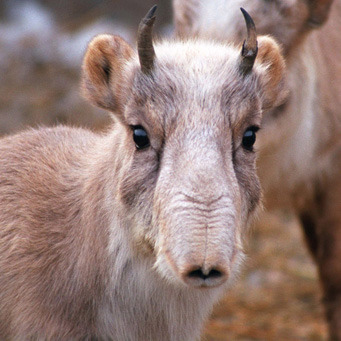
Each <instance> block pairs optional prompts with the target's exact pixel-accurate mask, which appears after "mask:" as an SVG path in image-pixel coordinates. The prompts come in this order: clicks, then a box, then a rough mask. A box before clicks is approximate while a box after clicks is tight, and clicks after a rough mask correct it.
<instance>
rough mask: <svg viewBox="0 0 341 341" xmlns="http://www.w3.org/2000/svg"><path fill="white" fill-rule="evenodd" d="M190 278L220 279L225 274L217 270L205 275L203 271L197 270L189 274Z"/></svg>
mask: <svg viewBox="0 0 341 341" xmlns="http://www.w3.org/2000/svg"><path fill="white" fill-rule="evenodd" d="M187 276H188V277H189V278H200V279H203V280H205V279H208V278H212V279H213V278H220V277H222V276H223V274H222V273H221V272H220V271H219V270H216V269H212V270H210V271H209V272H208V273H207V274H205V273H204V272H203V271H202V269H196V270H193V271H191V272H189V273H188V274H187Z"/></svg>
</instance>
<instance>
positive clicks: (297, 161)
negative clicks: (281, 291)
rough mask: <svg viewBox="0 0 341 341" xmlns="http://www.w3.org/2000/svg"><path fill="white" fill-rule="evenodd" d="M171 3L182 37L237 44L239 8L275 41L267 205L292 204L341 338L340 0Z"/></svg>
mask: <svg viewBox="0 0 341 341" xmlns="http://www.w3.org/2000/svg"><path fill="white" fill-rule="evenodd" d="M173 4H174V10H175V22H176V27H177V34H178V35H180V36H190V37H193V36H195V37H201V38H207V37H208V38H210V39H215V40H220V41H231V40H232V41H239V40H240V38H241V36H242V35H243V31H244V30H245V29H244V27H243V26H242V25H241V24H240V23H239V22H238V21H236V20H235V18H234V13H235V12H237V11H238V10H239V9H238V8H239V7H240V6H243V7H244V8H245V9H246V10H248V11H249V13H250V14H251V15H252V17H253V19H254V20H255V23H256V26H257V31H258V32H259V33H261V34H271V35H273V36H274V37H275V38H276V39H277V40H278V41H279V42H280V44H281V46H282V49H283V52H284V54H285V56H286V61H287V81H288V86H289V90H290V93H289V97H288V100H287V101H286V103H285V104H283V105H281V106H278V107H277V108H275V109H274V110H271V111H268V112H266V113H265V114H264V117H263V122H262V126H263V129H262V131H261V132H260V134H259V140H258V148H259V151H260V158H259V162H258V168H259V176H260V180H261V183H262V187H263V188H264V190H265V199H266V204H267V206H268V207H285V206H289V207H291V208H293V209H294V211H295V212H296V213H297V215H298V217H299V218H300V219H301V221H302V226H303V228H304V231H305V234H306V237H307V243H308V246H309V248H310V250H311V252H312V254H313V256H314V258H315V260H316V262H317V264H318V266H319V272H320V277H321V281H322V286H323V289H324V292H325V302H326V312H327V318H328V321H329V322H330V323H329V325H330V335H331V339H333V340H341V267H340V258H341V234H340V232H339V231H340V228H341V182H340V174H341V115H340V108H341V96H340V94H341V63H340V60H339V58H338V56H339V54H340V51H341V38H340V27H341V19H340V18H341V1H340V0H335V1H334V3H333V1H332V0H316V1H311V0H278V1H276V0H275V1H253V0H238V1H232V0H231V1H229V0H218V1H213V0H191V1H189V2H188V3H187V2H184V1H181V0H174V1H173ZM332 4H333V5H332ZM329 12H330V18H329V20H328V16H329ZM323 24H325V25H324V26H323V27H321V26H322V25H323ZM317 28H318V29H317Z"/></svg>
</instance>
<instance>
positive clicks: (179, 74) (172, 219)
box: [83, 8, 286, 287]
mask: <svg viewBox="0 0 341 341" xmlns="http://www.w3.org/2000/svg"><path fill="white" fill-rule="evenodd" d="M154 11H155V8H152V9H151V11H150V12H149V13H148V14H147V16H146V17H145V18H144V19H143V20H142V22H141V24H140V27H139V32H138V48H137V52H135V51H134V50H133V48H132V47H130V46H129V45H128V43H126V42H125V41H124V40H123V39H121V38H120V37H118V36H112V35H100V36H97V37H95V38H94V39H93V41H92V42H90V44H89V47H88V50H87V52H86V55H85V58H84V64H83V88H84V92H85V95H86V96H87V98H88V99H90V101H91V102H92V103H94V104H95V105H97V106H100V107H102V108H105V109H107V110H109V111H111V112H113V114H114V116H115V117H116V118H117V124H116V128H115V131H116V132H115V134H114V135H115V138H116V139H117V141H116V144H115V146H116V148H115V150H112V153H113V154H114V153H115V155H117V158H118V159H119V161H117V162H118V163H119V166H117V165H116V169H118V171H117V174H113V177H116V178H117V184H116V185H115V189H112V190H113V191H116V192H115V193H116V198H117V200H119V201H120V203H121V204H122V207H124V209H125V210H126V213H125V216H126V217H127V219H128V218H129V219H130V220H131V221H133V223H132V226H133V227H132V231H133V239H134V242H133V243H134V245H138V246H146V248H145V249H146V250H148V252H149V255H150V256H151V257H152V258H153V259H154V262H155V269H156V270H157V271H158V273H159V274H160V275H161V276H162V277H164V278H166V279H167V280H168V281H171V282H172V283H177V284H179V285H181V284H183V285H189V286H193V287H215V286H218V285H220V284H222V283H224V282H226V280H227V279H228V278H229V277H230V276H231V275H232V274H233V273H234V272H235V271H236V269H237V265H238V262H239V260H240V258H241V257H242V254H243V251H242V236H243V234H244V233H245V229H246V226H247V224H248V222H249V220H250V219H251V216H252V215H253V213H254V212H255V210H256V208H257V207H258V206H259V202H260V198H261V190H260V186H259V181H258V178H257V175H256V169H255V159H256V154H255V151H254V149H253V144H254V142H255V139H256V132H257V130H258V128H259V125H260V122H261V118H262V112H263V110H264V109H265V108H269V107H272V106H274V105H276V104H277V103H278V102H279V101H281V100H282V98H283V96H284V95H285V93H286V91H285V88H284V87H283V73H284V61H283V58H282V57H281V54H280V50H279V47H278V45H277V44H276V43H275V42H274V40H272V39H271V38H269V37H259V38H257V36H256V32H255V27H254V24H253V22H252V19H251V18H250V16H249V15H248V14H247V13H246V12H245V11H244V12H243V13H244V16H245V20H246V23H247V28H248V37H247V39H246V40H245V42H244V44H243V47H242V48H240V47H236V46H234V45H228V44H218V43H214V42H202V41H187V42H183V41H164V42H158V43H154V42H153V39H152V27H153V23H154V20H155V16H154ZM236 20H238V19H237V18H236ZM146 253H147V251H146Z"/></svg>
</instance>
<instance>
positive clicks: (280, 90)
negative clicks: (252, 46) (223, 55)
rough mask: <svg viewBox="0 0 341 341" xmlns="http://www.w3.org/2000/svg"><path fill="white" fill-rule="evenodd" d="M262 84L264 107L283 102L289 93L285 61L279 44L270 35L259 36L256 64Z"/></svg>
mask: <svg viewBox="0 0 341 341" xmlns="http://www.w3.org/2000/svg"><path fill="white" fill-rule="evenodd" d="M254 69H255V72H256V73H258V75H259V81H260V85H261V98H262V103H263V104H262V108H263V109H264V110H266V109H270V108H273V107H275V106H278V105H280V104H281V103H283V101H284V100H285V98H286V97H287V95H288V90H287V86H286V81H285V62H284V58H283V57H282V54H281V49H280V47H279V45H278V44H277V43H276V42H275V41H274V39H272V38H270V37H268V36H261V37H259V38H258V55H257V58H256V60H255V65H254Z"/></svg>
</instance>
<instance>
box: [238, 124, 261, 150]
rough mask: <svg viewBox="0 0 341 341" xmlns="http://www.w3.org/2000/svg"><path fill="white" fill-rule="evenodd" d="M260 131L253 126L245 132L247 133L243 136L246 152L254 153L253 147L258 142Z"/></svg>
mask: <svg viewBox="0 0 341 341" xmlns="http://www.w3.org/2000/svg"><path fill="white" fill-rule="evenodd" d="M258 130H259V128H258V127H256V126H252V127H249V128H247V129H246V130H245V133H244V135H243V142H242V143H243V147H244V148H245V149H246V150H249V151H252V150H253V145H254V144H255V142H256V132H257V131H258Z"/></svg>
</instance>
